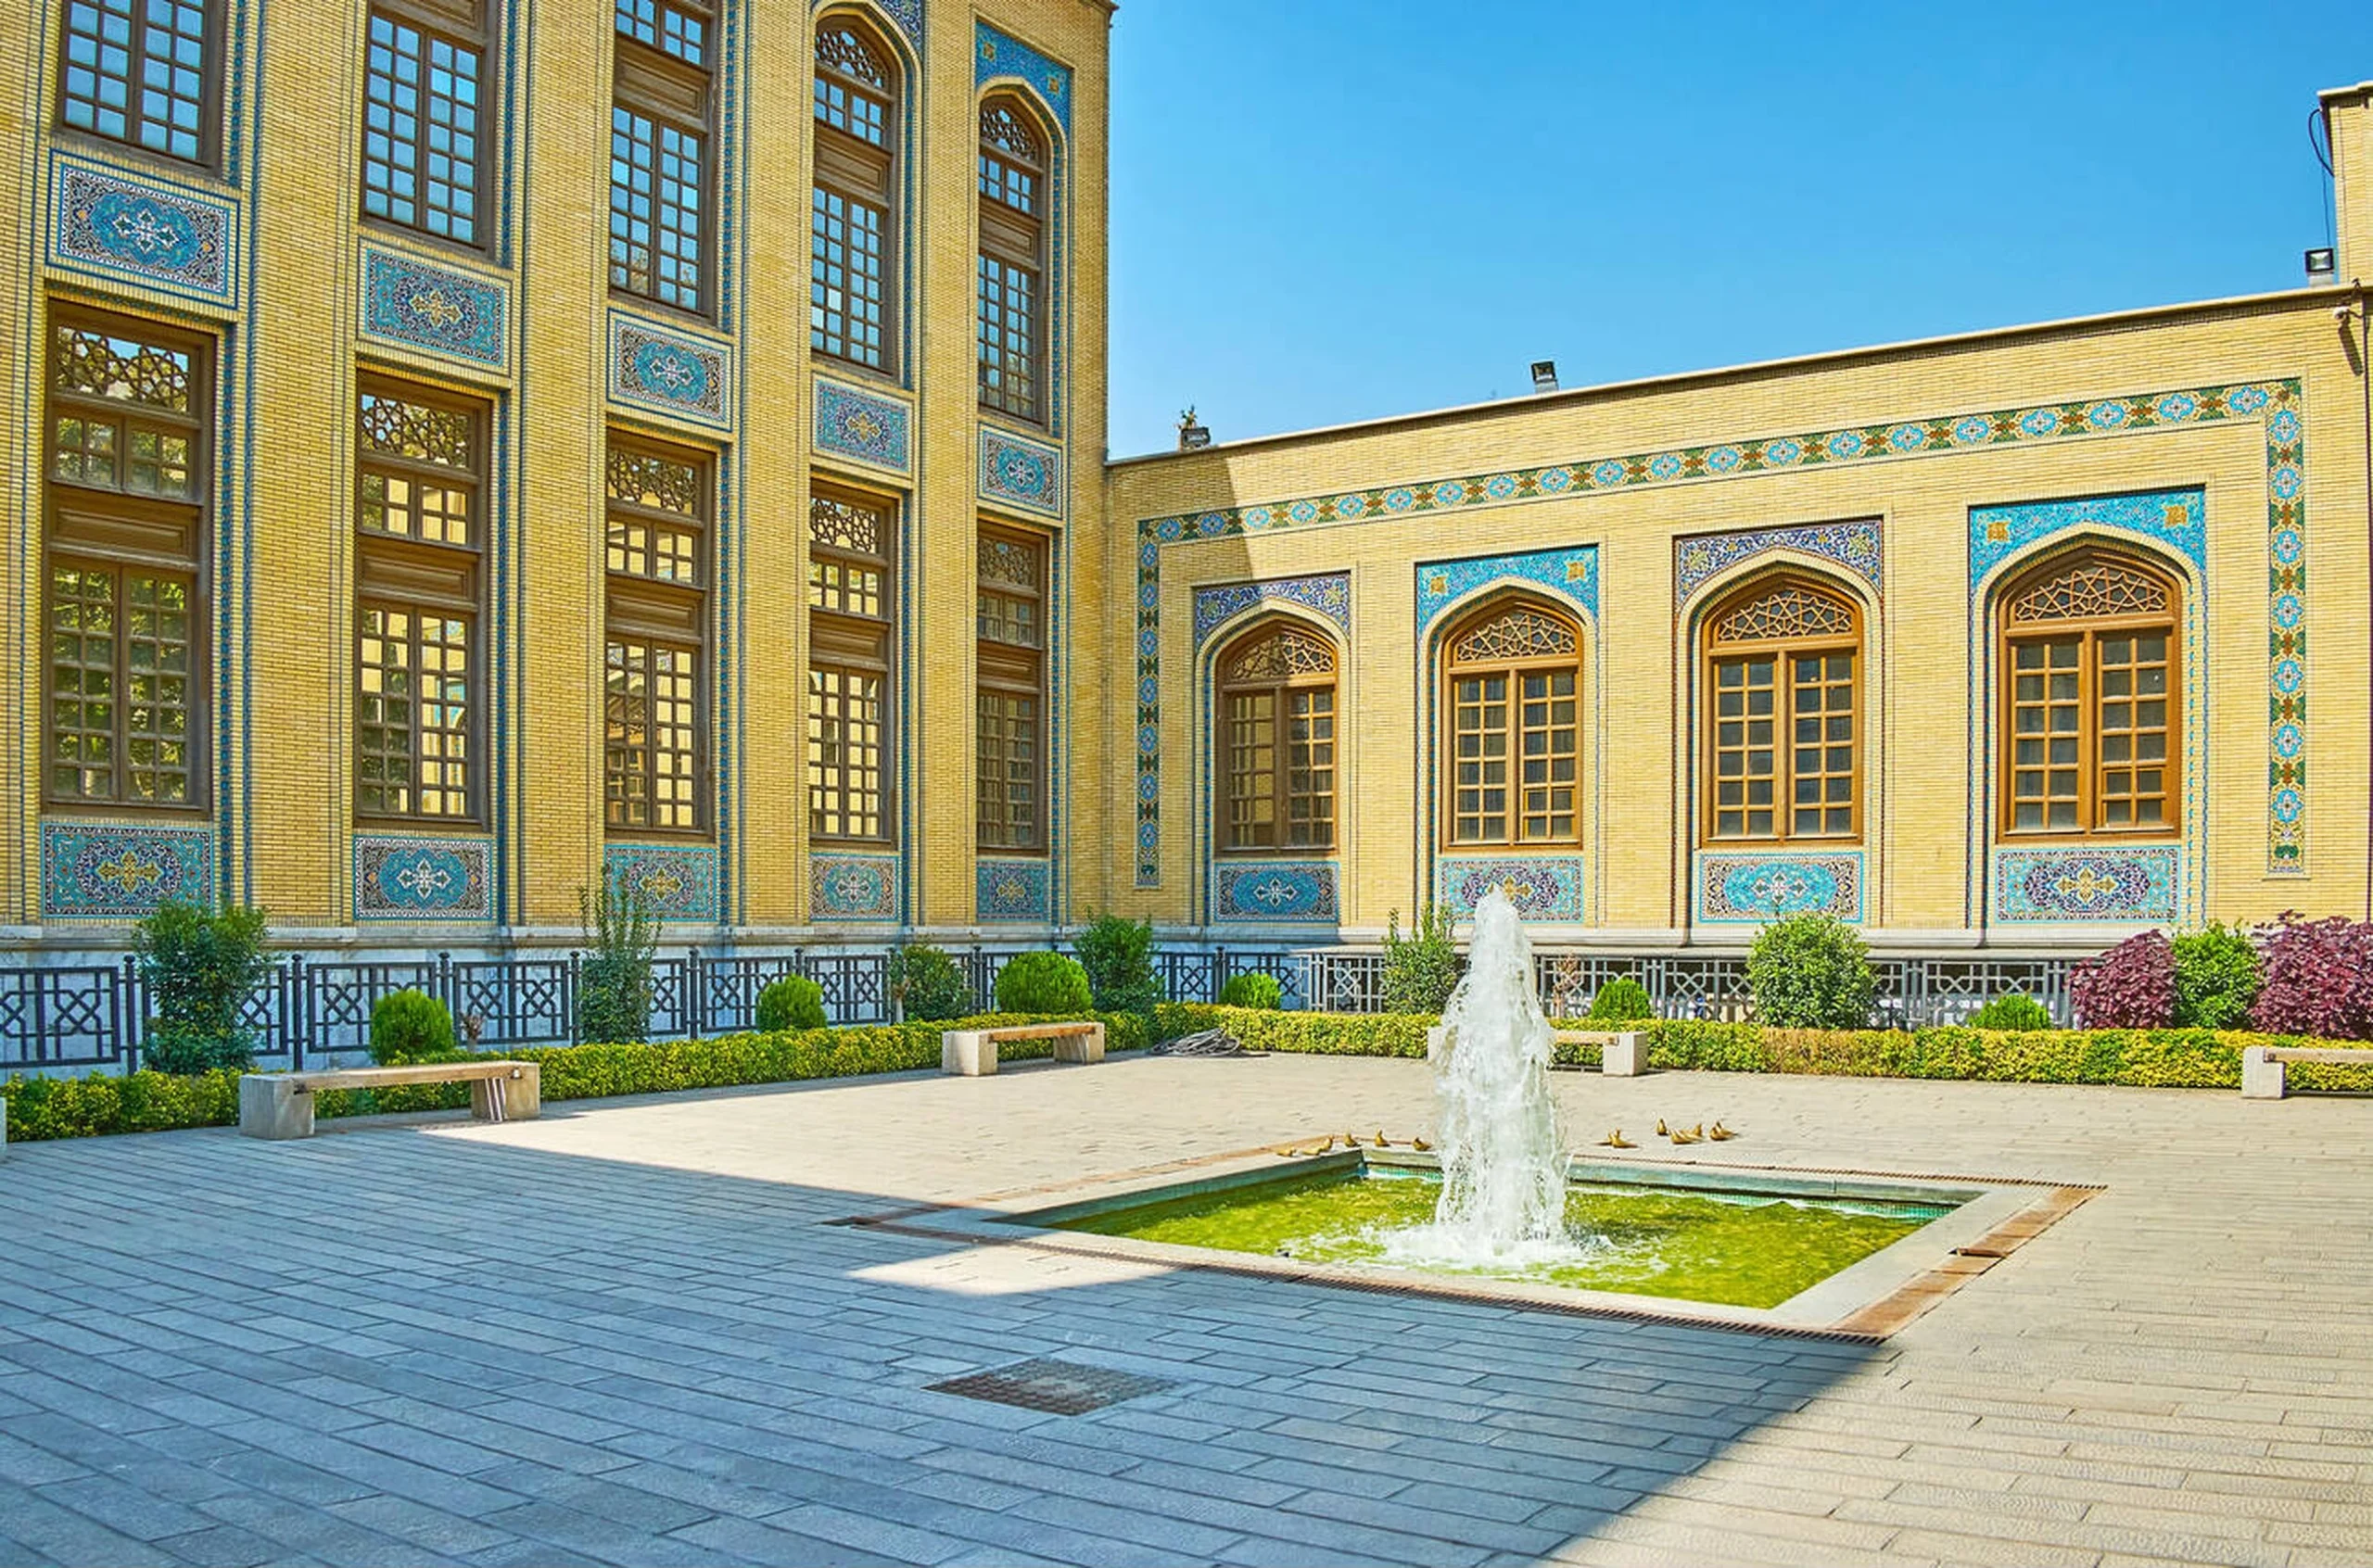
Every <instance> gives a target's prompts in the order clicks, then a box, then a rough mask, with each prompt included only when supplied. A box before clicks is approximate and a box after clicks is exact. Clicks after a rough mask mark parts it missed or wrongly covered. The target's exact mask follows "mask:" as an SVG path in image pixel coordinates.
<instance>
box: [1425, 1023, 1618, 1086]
mask: <svg viewBox="0 0 2373 1568" xmlns="http://www.w3.org/2000/svg"><path fill="white" fill-rule="evenodd" d="M1549 1038H1550V1041H1551V1043H1554V1044H1558V1045H1595V1046H1597V1047H1598V1048H1599V1050H1598V1070H1599V1071H1601V1072H1603V1073H1605V1075H1606V1076H1607V1077H1609V1078H1637V1077H1639V1076H1640V1075H1641V1074H1642V1073H1643V1072H1645V1071H1647V1070H1648V1037H1647V1036H1646V1035H1644V1034H1642V1033H1640V1032H1638V1031H1635V1030H1598V1029H1561V1030H1559V1031H1556V1032H1555V1034H1552V1035H1551V1036H1550V1037H1549ZM1441 1043H1442V1026H1441V1025H1440V1024H1436V1025H1435V1026H1434V1027H1433V1028H1431V1029H1429V1030H1428V1031H1426V1055H1428V1056H1432V1055H1433V1054H1434V1052H1435V1051H1436V1050H1438V1049H1440V1045H1441Z"/></svg>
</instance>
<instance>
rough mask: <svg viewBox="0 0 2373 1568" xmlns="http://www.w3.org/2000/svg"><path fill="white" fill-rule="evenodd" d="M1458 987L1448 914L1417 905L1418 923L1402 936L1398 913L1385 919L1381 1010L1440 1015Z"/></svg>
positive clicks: (1437, 906)
mask: <svg viewBox="0 0 2373 1568" xmlns="http://www.w3.org/2000/svg"><path fill="white" fill-rule="evenodd" d="M1457 987H1458V944H1457V943H1455V942H1452V941H1451V939H1450V911H1449V910H1447V909H1444V908H1443V907H1442V906H1441V905H1440V904H1420V905H1419V906H1418V909H1417V924H1416V926H1415V928H1414V929H1411V931H1410V933H1409V934H1408V936H1406V937H1403V936H1402V934H1401V911H1399V910H1398V909H1395V910H1393V911H1391V912H1390V913H1389V914H1388V915H1387V916H1386V917H1385V925H1384V1010H1385V1011H1386V1012H1388V1013H1435V1014H1439V1013H1440V1011H1441V1010H1442V1008H1443V1007H1444V1006H1445V1005H1447V1004H1448V1003H1449V1001H1450V993H1452V992H1453V991H1454V990H1456V989H1457Z"/></svg>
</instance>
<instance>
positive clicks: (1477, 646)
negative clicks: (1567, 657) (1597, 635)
mask: <svg viewBox="0 0 2373 1568" xmlns="http://www.w3.org/2000/svg"><path fill="white" fill-rule="evenodd" d="M1577 647H1578V643H1577V641H1576V639H1575V636H1574V628H1573V627H1572V626H1570V625H1569V624H1567V622H1566V621H1564V620H1561V619H1560V618H1558V617H1557V616H1555V615H1552V614H1549V613H1545V612H1543V611H1540V610H1534V609H1531V608H1529V607H1521V606H1520V607H1518V608H1516V609H1514V610H1508V611H1504V612H1503V613H1500V614H1497V615H1494V616H1493V617H1491V619H1490V620H1488V621H1486V622H1484V623H1483V624H1482V625H1481V626H1476V627H1475V628H1473V629H1472V630H1470V631H1468V632H1467V633H1466V635H1464V636H1462V637H1461V638H1460V639H1458V641H1457V642H1456V644H1454V645H1453V647H1452V649H1451V658H1452V660H1453V662H1454V663H1457V664H1480V663H1487V662H1490V661H1492V660H1499V659H1540V658H1551V657H1555V656H1557V655H1559V654H1571V653H1573V652H1574V651H1576V649H1577Z"/></svg>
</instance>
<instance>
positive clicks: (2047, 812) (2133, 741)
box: [1997, 549, 2182, 838]
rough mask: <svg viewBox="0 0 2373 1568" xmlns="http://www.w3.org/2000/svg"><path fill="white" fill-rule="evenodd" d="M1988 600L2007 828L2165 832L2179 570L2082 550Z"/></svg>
mask: <svg viewBox="0 0 2373 1568" xmlns="http://www.w3.org/2000/svg"><path fill="white" fill-rule="evenodd" d="M1997 603H1998V606H1999V608H1998V611H1997V620H1998V622H1999V626H2000V628H2001V633H2000V635H2001V639H2002V679H2003V690H2002V715H2001V718H2002V728H2003V730H2004V731H2005V732H2006V736H2005V739H2004V740H2002V741H2001V742H2000V747H2001V752H2002V760H2001V768H2002V831H2003V833H2004V834H2005V835H2006V836H2016V837H2021V838H2026V837H2044V838H2052V837H2059V838H2075V837H2087V836H2091V835H2094V834H2125V833H2138V834H2163V833H2172V832H2174V831H2175V828H2176V803H2177V801H2178V799H2179V798H2180V795H2181V791H2180V790H2178V789H2177V787H2176V780H2177V777H2178V764H2177V761H2176V756H2175V752H2174V750H2173V748H2174V745H2175V736H2176V668H2177V665H2176V652H2177V648H2176V641H2177V639H2176V620H2177V617H2178V615H2179V613H2180V611H2181V608H2182V592H2181V590H2180V589H2179V588H2177V586H2176V580H2175V578H2174V577H2173V576H2172V575H2169V574H2167V573H2165V572H2163V571H2161V570H2159V569H2158V568H2157V567H2155V566H2151V565H2149V564H2146V563H2144V562H2143V561H2142V560H2140V559H2139V558H2138V557H2136V556H2133V555H2130V554H2127V553H2126V552H2124V551H2119V550H2100V549H2094V550H2084V551H2082V552H2080V553H2078V554H2076V555H2074V556H2062V557H2061V558H2060V559H2058V560H2056V561H2052V562H2049V563H2045V564H2044V565H2042V566H2040V567H2038V568H2037V569H2036V570H2035V571H2033V572H2030V573H2028V574H2026V575H2024V576H2023V577H2020V578H2018V579H2016V580H2015V581H2013V582H2012V583H2011V585H2010V587H2009V588H2005V589H2004V590H2003V591H2002V594H2001V595H2000V597H1999V600H1998V601H1997Z"/></svg>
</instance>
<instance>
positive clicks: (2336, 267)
mask: <svg viewBox="0 0 2373 1568" xmlns="http://www.w3.org/2000/svg"><path fill="white" fill-rule="evenodd" d="M2339 276H2340V257H2339V254H2338V253H2337V252H2335V251H2334V250H2333V249H2332V247H2329V246H2328V245H2327V246H2318V247H2316V248H2315V249H2313V250H2311V251H2309V252H2307V282H2308V284H2309V285H2310V286H2313V285H2316V284H2328V283H2331V282H2333V281H2334V280H2335V279H2337V278H2338V277H2339Z"/></svg>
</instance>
